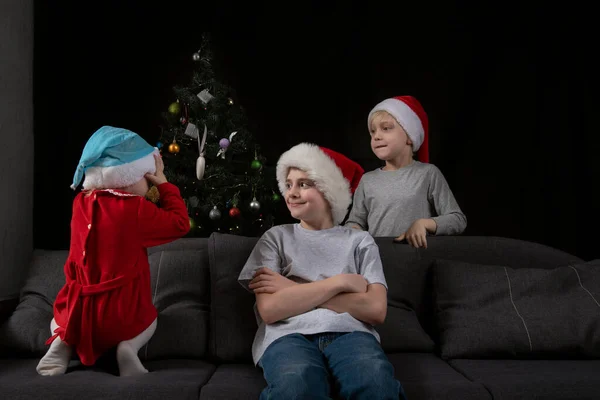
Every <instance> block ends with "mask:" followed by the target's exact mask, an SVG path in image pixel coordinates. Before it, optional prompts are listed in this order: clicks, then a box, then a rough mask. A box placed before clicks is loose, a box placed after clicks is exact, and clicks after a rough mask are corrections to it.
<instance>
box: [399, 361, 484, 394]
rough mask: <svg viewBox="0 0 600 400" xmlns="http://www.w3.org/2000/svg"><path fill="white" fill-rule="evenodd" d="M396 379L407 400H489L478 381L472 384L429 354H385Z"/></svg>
mask: <svg viewBox="0 0 600 400" xmlns="http://www.w3.org/2000/svg"><path fill="white" fill-rule="evenodd" d="M388 359H389V360H390V362H391V363H392V365H393V366H394V369H395V372H396V378H397V379H398V380H399V381H400V383H401V384H402V387H403V388H404V392H405V393H406V397H407V398H409V399H445V400H470V399H472V400H484V399H491V398H492V397H491V396H490V395H489V393H488V391H487V390H486V388H485V387H484V386H483V385H482V384H481V383H480V382H472V381H471V380H469V379H467V378H466V377H465V376H463V375H462V374H460V373H459V372H457V371H456V370H455V369H454V368H452V367H451V366H450V365H449V364H448V363H446V362H445V361H444V360H442V359H441V358H439V357H437V356H436V355H435V354H432V353H394V354H388Z"/></svg>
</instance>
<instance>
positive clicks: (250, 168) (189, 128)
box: [158, 35, 282, 237]
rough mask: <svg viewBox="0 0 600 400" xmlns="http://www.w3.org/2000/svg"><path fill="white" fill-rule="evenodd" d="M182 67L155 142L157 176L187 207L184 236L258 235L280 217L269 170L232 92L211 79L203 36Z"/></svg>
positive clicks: (209, 55)
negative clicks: (189, 66)
mask: <svg viewBox="0 0 600 400" xmlns="http://www.w3.org/2000/svg"><path fill="white" fill-rule="evenodd" d="M190 62H192V63H194V69H193V74H192V75H193V76H192V77H191V79H190V82H189V83H188V84H187V85H177V86H175V87H174V88H173V90H174V95H175V97H174V99H173V101H172V103H171V104H170V105H169V106H168V111H166V112H164V113H163V121H164V124H163V126H162V127H161V129H162V132H161V137H160V141H159V143H158V147H159V148H160V149H161V153H162V155H163V160H164V163H165V175H166V176H167V179H168V180H169V182H172V183H173V184H175V185H177V186H178V187H179V189H180V190H181V194H182V196H183V198H184V200H185V202H186V205H187V208H188V214H189V216H190V226H191V229H190V233H189V235H188V236H197V237H198V236H199V237H207V236H209V235H210V234H211V233H212V232H222V233H232V234H236V235H244V236H259V235H261V234H262V233H263V232H264V231H266V230H267V229H268V228H270V227H271V226H273V225H274V224H275V222H276V221H275V217H276V214H277V212H278V211H281V206H282V201H281V196H280V194H279V191H278V188H277V181H276V176H275V166H271V165H269V164H268V163H267V160H266V159H265V157H264V156H263V155H262V154H261V151H260V146H259V145H258V143H256V141H255V138H254V137H253V136H252V134H251V132H250V131H249V128H248V121H247V119H246V115H245V113H244V109H243V107H242V106H241V105H239V104H238V102H237V101H236V96H235V93H234V91H233V89H232V88H231V87H229V86H228V85H227V84H225V83H224V82H222V81H220V80H219V79H218V78H217V76H216V74H215V71H214V70H213V56H212V52H211V48H210V40H209V38H208V37H207V36H206V35H204V36H203V37H202V43H201V47H200V49H199V50H198V51H197V52H195V53H194V54H193V55H192V57H191V59H190Z"/></svg>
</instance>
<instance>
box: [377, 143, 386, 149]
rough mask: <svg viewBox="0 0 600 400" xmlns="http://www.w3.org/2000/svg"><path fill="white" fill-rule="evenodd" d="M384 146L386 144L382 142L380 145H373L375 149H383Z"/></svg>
mask: <svg viewBox="0 0 600 400" xmlns="http://www.w3.org/2000/svg"><path fill="white" fill-rule="evenodd" d="M384 147H387V144H382V145H380V146H375V148H376V149H383V148H384Z"/></svg>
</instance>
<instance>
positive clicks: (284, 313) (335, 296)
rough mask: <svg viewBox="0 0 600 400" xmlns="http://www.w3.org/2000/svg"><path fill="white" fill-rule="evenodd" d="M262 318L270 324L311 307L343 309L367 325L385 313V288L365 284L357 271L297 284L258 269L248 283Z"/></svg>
mask: <svg viewBox="0 0 600 400" xmlns="http://www.w3.org/2000/svg"><path fill="white" fill-rule="evenodd" d="M249 287H250V289H252V290H253V291H254V293H255V294H256V305H257V307H258V312H259V313H260V316H261V318H262V320H263V321H264V322H265V323H266V324H272V323H275V322H277V321H280V320H282V319H286V318H289V317H293V316H296V315H299V314H303V313H305V312H308V311H311V310H313V309H315V308H327V309H330V310H332V311H335V312H337V313H343V312H347V313H349V314H350V315H352V316H353V317H354V318H356V319H358V320H360V321H363V322H365V323H367V324H371V325H378V324H382V323H383V321H384V320H385V316H386V313H387V290H386V288H385V287H384V286H383V285H381V284H378V283H375V284H368V283H367V281H366V280H365V278H363V277H362V275H359V274H340V275H335V276H332V277H331V278H327V279H324V280H320V281H315V282H310V283H302V284H298V283H296V282H294V281H292V280H290V279H287V278H286V277H284V276H282V275H281V274H278V273H277V272H274V271H272V270H270V269H269V268H260V269H258V270H257V271H256V272H255V274H254V278H253V279H252V281H251V282H250V285H249Z"/></svg>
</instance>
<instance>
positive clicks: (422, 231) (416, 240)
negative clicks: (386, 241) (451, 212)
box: [394, 219, 427, 248]
mask: <svg viewBox="0 0 600 400" xmlns="http://www.w3.org/2000/svg"><path fill="white" fill-rule="evenodd" d="M404 239H406V241H407V242H408V243H409V244H410V245H411V246H413V247H415V248H419V247H424V248H427V227H426V220H424V219H418V220H416V221H415V222H413V224H412V225H411V226H410V227H409V228H408V230H407V231H406V232H404V233H403V234H402V235H400V236H398V237H397V238H396V239H394V240H395V241H397V242H401V241H402V240H404Z"/></svg>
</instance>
